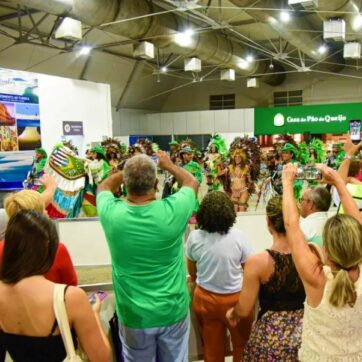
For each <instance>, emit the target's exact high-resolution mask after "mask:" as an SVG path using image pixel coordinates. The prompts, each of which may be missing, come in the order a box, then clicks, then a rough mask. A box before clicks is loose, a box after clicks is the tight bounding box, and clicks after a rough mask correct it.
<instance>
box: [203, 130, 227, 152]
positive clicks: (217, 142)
mask: <svg viewBox="0 0 362 362" xmlns="http://www.w3.org/2000/svg"><path fill="white" fill-rule="evenodd" d="M212 145H214V146H216V148H217V151H218V153H219V154H220V155H221V156H222V157H223V158H224V157H226V156H227V154H228V150H227V147H226V144H225V140H224V139H223V138H222V137H221V136H220V135H218V134H215V135H214V136H212V137H211V139H210V142H209V145H208V149H210V147H211V146H212Z"/></svg>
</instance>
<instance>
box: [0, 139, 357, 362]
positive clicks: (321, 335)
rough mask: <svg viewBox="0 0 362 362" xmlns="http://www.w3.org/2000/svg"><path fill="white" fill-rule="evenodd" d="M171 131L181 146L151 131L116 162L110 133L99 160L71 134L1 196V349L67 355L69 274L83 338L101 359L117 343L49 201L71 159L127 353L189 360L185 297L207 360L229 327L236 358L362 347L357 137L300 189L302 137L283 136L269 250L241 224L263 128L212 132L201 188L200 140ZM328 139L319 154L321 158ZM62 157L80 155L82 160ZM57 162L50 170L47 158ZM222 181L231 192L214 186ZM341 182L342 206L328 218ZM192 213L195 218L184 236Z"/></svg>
mask: <svg viewBox="0 0 362 362" xmlns="http://www.w3.org/2000/svg"><path fill="white" fill-rule="evenodd" d="M315 144H317V143H316V142H315ZM172 146H175V147H173V151H172V153H171V156H169V155H168V154H167V153H166V152H164V151H159V150H157V149H156V147H155V146H152V145H151V146H150V148H148V153H147V152H138V151H136V150H135V152H134V154H133V155H132V157H129V158H127V159H126V160H124V162H123V164H122V165H121V166H120V164H121V163H118V161H117V160H116V159H117V157H118V156H115V155H113V156H112V159H111V160H113V161H112V162H111V161H110V160H108V159H107V157H106V153H104V152H102V150H101V149H100V148H97V149H92V150H91V151H92V152H91V154H90V157H91V158H92V159H93V161H97V162H94V163H93V161H91V164H92V165H90V164H87V163H81V162H79V163H77V162H76V160H77V159H78V158H77V157H76V155H75V152H74V150H73V151H72V152H69V151H68V149H70V148H69V147H67V146H64V145H60V146H59V147H57V148H56V151H55V152H54V153H53V154H52V155H51V156H50V158H49V162H46V163H44V166H43V168H42V170H41V172H42V171H43V170H45V174H40V173H37V178H36V182H34V179H35V177H34V175H35V174H34V175H32V177H33V178H32V179H30V178H29V180H28V181H29V182H28V184H30V185H32V186H31V187H30V188H34V189H31V190H29V189H28V190H23V191H20V192H17V193H14V194H10V195H9V196H8V197H7V198H6V200H5V204H4V205H5V213H6V214H7V217H8V219H9V220H8V222H7V226H6V230H5V236H4V241H3V242H1V243H0V347H1V353H2V354H4V353H5V351H7V352H8V353H9V354H10V356H11V357H12V358H13V360H14V361H21V362H22V361H49V360H51V361H63V360H64V359H65V358H66V356H67V355H68V357H69V351H68V349H67V348H66V347H65V345H64V343H65V342H64V343H63V340H64V337H63V330H62V327H61V326H60V323H61V322H62V321H61V320H60V319H59V316H58V315H57V313H55V311H54V309H53V305H54V300H55V299H56V291H57V290H58V288H57V287H56V286H57V285H58V284H61V285H63V289H62V291H61V293H63V294H61V298H60V299H62V300H63V301H64V303H63V304H64V305H65V311H66V319H67V320H68V321H69V327H70V331H71V332H70V333H71V335H72V337H73V338H72V342H73V343H72V344H74V347H75V348H77V347H81V348H82V350H83V352H84V353H85V354H86V355H87V356H88V359H89V360H90V361H109V360H110V358H111V357H110V354H111V348H110V344H109V342H108V340H107V337H106V335H105V333H104V331H103V330H102V327H101V323H100V320H99V311H100V302H99V300H97V301H96V303H95V304H94V305H93V306H91V305H90V304H89V302H88V300H87V296H86V294H85V293H84V292H83V291H82V290H81V289H80V288H78V287H77V276H76V272H75V270H74V267H73V263H72V260H71V257H70V255H69V252H68V251H67V249H66V247H65V246H64V245H63V244H62V243H60V242H59V240H58V235H57V231H56V228H55V226H54V224H53V222H52V221H51V219H50V218H49V215H48V214H49V210H51V211H53V213H52V212H51V214H52V215H54V209H51V208H50V209H49V205H53V208H54V197H56V195H57V193H58V195H60V194H61V191H62V189H61V190H60V191H59V188H60V187H63V188H65V189H67V187H70V183H68V184H64V183H63V184H61V185H60V184H59V178H58V179H57V175H58V174H59V173H61V174H62V175H63V176H67V177H68V181H70V180H69V176H70V175H73V176H74V178H73V179H72V180H71V181H72V182H73V183H72V187H73V191H74V190H76V187H80V186H81V185H82V187H83V191H82V192H83V193H84V194H85V193H86V192H92V193H93V194H94V195H95V193H96V203H94V205H96V207H97V214H98V215H99V219H100V223H101V225H102V228H103V230H104V233H105V236H106V240H107V243H108V246H109V251H110V255H111V263H112V279H113V290H114V294H115V309H116V313H117V317H118V325H119V339H120V345H121V349H122V357H121V358H122V361H127V362H128V361H142V362H143V361H145V362H147V361H150V362H151V361H161V362H163V361H167V362H170V361H175V362H184V361H188V346H189V332H190V305H191V308H192V311H193V313H195V316H196V319H197V323H198V329H199V332H200V336H201V339H202V343H203V351H204V359H205V361H206V362H219V361H220V362H221V361H223V360H224V357H225V355H226V353H227V351H228V345H227V343H226V341H227V339H226V336H227V331H229V333H230V336H231V342H232V355H233V361H234V362H236V361H245V362H246V361H255V362H256V361H258V362H262V361H302V362H310V361H359V360H362V338H361V337H360V332H361V327H360V326H361V322H362V299H361V298H362V284H361V278H360V271H361V266H360V264H361V260H362V227H361V222H362V215H361V213H360V210H359V208H358V205H357V203H356V201H355V200H354V199H353V196H355V197H356V195H351V192H350V190H349V189H348V187H347V186H346V184H347V183H348V182H349V183H352V184H353V183H354V184H358V182H359V181H358V177H356V176H358V172H356V170H352V171H353V172H352V174H351V172H350V170H351V168H352V169H353V167H351V164H353V162H355V161H353V155H355V154H357V153H358V151H359V148H360V147H361V144H359V145H353V144H352V143H350V142H347V143H346V145H345V147H344V157H343V158H342V159H341V160H340V164H339V169H338V171H336V170H334V169H333V168H331V167H329V166H327V165H325V164H316V165H314V166H313V167H314V168H315V169H316V170H318V172H319V173H320V175H321V179H320V180H318V182H316V180H313V182H310V183H309V185H308V187H307V188H306V189H305V190H304V192H303V190H302V188H301V187H300V179H297V178H296V176H297V175H298V172H299V170H298V162H300V160H301V153H302V152H301V151H302V148H303V147H301V146H299V148H298V149H297V147H296V146H295V145H293V144H291V143H289V142H287V143H285V144H284V145H282V146H281V147H280V149H279V152H280V154H281V161H280V162H279V163H278V164H277V165H273V167H271V166H269V169H270V170H271V172H269V173H268V174H267V175H264V176H265V177H264V181H263V183H262V184H264V183H265V184H274V185H276V186H275V188H274V189H275V190H276V191H278V190H277V189H278V188H280V191H279V192H280V193H281V195H271V196H270V197H269V198H268V202H267V206H266V222H265V226H264V227H265V228H267V229H268V230H269V232H270V234H271V236H272V244H271V246H270V247H269V248H268V249H267V250H265V251H262V252H260V253H258V254H255V251H254V248H253V240H248V238H247V237H246V236H245V235H244V234H243V232H242V230H239V229H238V228H236V227H235V226H234V225H235V221H236V217H237V212H238V211H245V210H246V209H247V205H246V204H247V202H248V196H249V195H250V193H252V192H254V191H255V190H256V180H257V179H258V176H259V172H260V167H259V169H258V170H255V167H252V165H254V166H255V165H259V161H260V163H262V162H266V161H267V160H268V159H267V158H264V160H263V157H261V155H260V154H258V147H257V145H256V144H255V140H253V139H248V138H245V139H243V138H238V139H236V140H235V141H234V142H233V143H232V147H231V150H230V154H229V156H228V155H227V151H221V150H224V147H223V145H222V140H221V139H220V138H216V139H214V141H213V142H212V143H211V144H210V154H209V155H207V156H206V159H205V161H206V164H207V169H206V174H207V180H208V181H207V182H208V184H209V186H210V190H209V192H208V193H207V194H206V196H205V197H204V198H203V199H202V200H201V203H200V204H199V202H198V197H197V195H198V190H199V187H200V182H201V181H200V177H202V173H203V172H202V168H201V166H200V162H199V161H197V158H195V157H194V156H195V153H194V151H193V148H192V145H190V144H188V145H183V146H182V147H181V146H180V147H178V145H177V144H176V143H175V142H174V144H173V145H172ZM319 151H320V150H319V149H317V150H314V151H313V152H311V154H310V156H311V157H313V158H314V160H316V161H323V160H322V158H321V153H320V152H319ZM39 153H40V152H39ZM103 153H104V154H103ZM60 154H61V155H67V157H68V158H67V157H63V156H62V157H60ZM150 156H152V157H150ZM228 157H229V158H228ZM39 158H40V156H39ZM60 160H62V161H64V160H68V161H72V162H71V164H72V165H77V167H76V168H77V169H76V170H75V171H77V172H78V173H77V172H73V173H71V172H70V170H69V167H67V165H68V163H66V164H61V162H60ZM155 160H156V162H155ZM335 160H337V157H335ZM269 161H270V160H269ZM56 165H58V168H56ZM187 165H188V166H187ZM186 166H187V167H186ZM35 169H36V167H35ZM50 169H52V170H53V173H52V172H46V170H50ZM95 169H97V171H96V172H95V173H94V172H93V173H92V170H95ZM112 169H113V171H111V170H112ZM158 169H161V170H162V171H163V172H164V173H165V174H166V175H167V177H166V180H167V182H170V184H171V185H170V187H169V188H170V192H169V193H164V195H163V196H164V197H163V198H161V199H157V198H156V194H157V191H158V186H159V185H158V179H157V170H158ZM55 171H57V172H55ZM73 171H74V170H73ZM36 172H37V171H36ZM83 173H87V175H88V177H89V179H91V178H92V179H93V180H95V179H97V182H93V183H90V184H88V186H87V185H85V184H84V183H83V181H79V180H80V178H77V176H79V174H82V175H83ZM56 174H57V175H56ZM199 176H200V177H199ZM82 177H83V176H82ZM222 180H224V181H222ZM254 180H255V181H254ZM220 183H222V185H223V189H224V191H226V192H224V191H220V190H218V189H219V188H220V186H219V185H220ZM326 184H328V185H329V186H326ZM95 185H96V189H95V188H94V186H95ZM40 186H41V187H40ZM39 189H40V190H39ZM39 191H41V192H39ZM68 192H71V191H68ZM79 192H80V191H79ZM333 193H334V194H336V195H337V196H338V199H339V202H340V204H341V208H339V210H338V213H337V214H336V215H335V216H332V217H330V218H328V214H327V212H328V210H329V207H330V205H331V200H332V194H333ZM62 197H63V202H64V203H63V204H62V205H63V206H64V205H65V201H64V197H65V196H64V195H63V196H62ZM59 200H60V199H59ZM67 202H68V206H69V205H73V206H74V205H75V203H74V200H70V199H67ZM192 215H194V216H196V220H197V224H198V226H197V228H196V229H195V230H193V231H192V232H191V233H189V234H188V237H187V240H185V239H184V235H185V231H186V228H187V225H188V223H189V221H190V218H191V217H192ZM300 216H301V217H302V218H303V219H302V221H300ZM255 227H258V228H260V227H262V226H261V225H256V226H255ZM66 286H67V287H66ZM68 286H69V287H68ZM0 360H1V356H0Z"/></svg>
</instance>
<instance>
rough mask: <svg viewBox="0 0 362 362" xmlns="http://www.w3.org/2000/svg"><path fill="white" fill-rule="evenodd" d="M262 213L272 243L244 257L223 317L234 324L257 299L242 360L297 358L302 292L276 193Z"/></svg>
mask: <svg viewBox="0 0 362 362" xmlns="http://www.w3.org/2000/svg"><path fill="white" fill-rule="evenodd" d="M266 213H267V223H268V228H269V231H270V233H271V234H272V236H273V245H272V247H271V248H270V249H268V250H266V251H264V252H262V253H260V254H258V255H254V256H252V257H250V258H249V259H248V260H247V262H246V265H245V269H244V283H243V287H242V290H241V293H240V298H239V302H238V304H237V305H236V306H235V307H234V308H232V309H230V310H229V311H228V313H227V318H228V319H229V321H230V323H231V324H234V323H235V322H236V321H237V320H239V319H243V318H245V317H247V316H248V315H249V314H250V313H252V312H253V310H254V309H255V304H256V302H257V300H258V299H259V312H258V318H257V321H256V323H255V324H254V326H253V328H252V330H251V334H250V336H249V340H248V342H247V344H246V346H245V350H244V356H243V361H244V362H246V361H255V362H261V361H268V362H269V361H283V362H284V361H297V360H298V349H299V347H300V344H301V333H302V317H303V303H304V300H305V292H304V288H303V284H302V282H301V280H300V279H299V276H298V273H297V271H296V268H295V265H294V263H293V260H292V257H291V253H290V249H289V246H288V241H287V238H286V232H285V227H284V222H283V214H282V198H281V197H280V196H277V197H274V198H272V199H271V200H270V201H269V202H268V205H267V208H266Z"/></svg>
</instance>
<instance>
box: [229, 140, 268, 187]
mask: <svg viewBox="0 0 362 362" xmlns="http://www.w3.org/2000/svg"><path fill="white" fill-rule="evenodd" d="M229 153H230V158H231V159H232V160H234V158H235V156H236V155H240V156H241V157H245V161H246V164H247V165H248V166H249V169H250V176H251V179H252V180H253V181H255V180H257V179H258V177H259V173H260V159H261V150H260V145H259V143H258V140H257V139H256V138H255V137H248V136H244V137H236V138H235V139H234V141H233V142H232V143H231V145H230V151H229ZM243 155H245V156H243Z"/></svg>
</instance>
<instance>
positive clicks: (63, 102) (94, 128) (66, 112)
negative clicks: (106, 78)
mask: <svg viewBox="0 0 362 362" xmlns="http://www.w3.org/2000/svg"><path fill="white" fill-rule="evenodd" d="M39 105H40V119H41V132H42V145H43V147H44V148H45V149H46V150H47V151H51V150H52V148H53V147H54V145H55V144H56V143H58V142H59V141H60V140H61V135H62V134H63V128H62V126H63V121H82V122H83V130H84V137H83V144H84V147H83V149H85V146H86V145H87V144H90V143H91V142H94V141H101V140H102V136H111V135H112V112H111V94H110V87H109V85H108V84H101V83H93V82H87V81H80V80H75V79H68V78H61V77H54V76H48V75H43V74H39Z"/></svg>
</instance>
